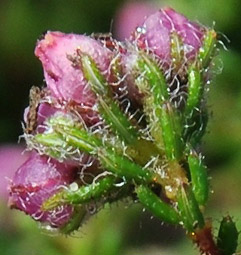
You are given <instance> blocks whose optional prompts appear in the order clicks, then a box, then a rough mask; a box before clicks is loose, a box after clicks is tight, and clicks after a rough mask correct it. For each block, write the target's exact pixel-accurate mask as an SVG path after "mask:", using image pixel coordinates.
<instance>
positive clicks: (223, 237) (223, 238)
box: [217, 216, 239, 255]
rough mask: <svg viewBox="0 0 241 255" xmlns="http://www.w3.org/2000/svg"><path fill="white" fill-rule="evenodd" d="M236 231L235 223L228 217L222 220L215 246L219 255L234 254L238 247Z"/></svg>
mask: <svg viewBox="0 0 241 255" xmlns="http://www.w3.org/2000/svg"><path fill="white" fill-rule="evenodd" d="M238 235H239V233H238V230H237V228H236V225H235V223H234V222H233V220H232V218H231V217H230V216H226V217H224V218H223V219H222V221H221V224H220V228H219V232H218V240H217V245H218V248H219V250H220V252H221V253H220V254H221V255H232V254H234V253H235V251H236V249H237V246H238Z"/></svg>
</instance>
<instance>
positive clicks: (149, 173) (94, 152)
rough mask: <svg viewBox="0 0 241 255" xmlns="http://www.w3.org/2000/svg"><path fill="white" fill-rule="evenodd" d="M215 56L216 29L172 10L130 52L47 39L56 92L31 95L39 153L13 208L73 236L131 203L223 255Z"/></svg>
mask: <svg viewBox="0 0 241 255" xmlns="http://www.w3.org/2000/svg"><path fill="white" fill-rule="evenodd" d="M215 52H216V33H215V31H214V30H213V29H210V28H207V27H204V26H201V25H199V24H197V23H194V22H191V21H189V20H188V19H187V18H186V17H184V16H183V15H181V14H179V13H177V12H175V11H174V10H173V9H170V8H165V9H161V10H159V11H158V12H156V13H154V14H152V15H150V16H149V17H147V18H146V20H145V21H144V23H143V24H142V25H141V26H139V27H137V28H136V30H135V31H133V33H132V35H131V37H130V38H129V39H128V40H126V41H124V42H120V41H117V40H115V39H114V38H112V36H111V35H108V36H105V35H95V34H92V35H91V36H85V35H76V34H63V33H60V32H50V31H49V32H47V33H46V34H45V35H44V37H43V38H42V39H40V40H39V41H38V43H37V46H36V49H35V55H36V56H37V57H38V58H39V59H40V61H41V62H42V65H43V69H44V77H45V82H46V85H47V86H46V87H45V88H43V89H39V88H37V87H33V88H32V89H31V91H30V104H29V107H28V108H27V109H26V111H25V128H24V131H25V132H24V137H25V139H26V143H27V146H28V149H29V150H32V151H33V152H32V154H31V156H30V158H29V159H28V160H27V161H26V162H25V163H24V164H23V165H22V166H21V167H20V168H19V169H18V170H17V172H16V174H15V176H14V178H13V180H12V184H11V186H10V201H9V203H10V205H11V207H12V208H16V209H19V210H22V211H24V212H25V213H26V214H29V215H30V216H31V217H33V218H34V219H35V220H37V221H40V222H42V223H44V224H47V225H49V226H50V227H52V228H56V229H60V230H61V231H62V232H63V233H70V232H71V231H73V230H76V229H78V227H79V226H80V224H81V222H82V221H83V219H84V218H85V215H88V214H89V213H90V212H89V208H90V207H91V206H92V207H93V203H94V204H95V206H94V207H95V209H100V208H101V206H103V205H104V204H105V203H112V202H115V201H118V200H120V199H123V198H124V197H130V198H131V199H132V200H133V199H134V200H138V201H139V202H141V203H142V204H143V206H145V207H146V208H148V209H149V210H150V211H151V212H152V213H153V214H154V215H156V216H157V217H159V218H160V219H161V220H163V221H165V222H167V223H172V224H182V225H183V226H184V228H185V229H186V230H187V232H188V234H190V236H191V238H192V239H193V241H194V242H196V243H197V244H198V245H199V247H200V249H201V251H202V252H203V253H205V254H218V249H219V248H217V242H216V241H215V240H213V239H212V235H211V226H210V225H209V224H207V222H206V221H205V219H204V217H203V215H202V211H203V208H204V207H205V205H206V202H207V198H208V194H209V185H208V178H207V173H206V167H205V166H204V164H203V158H202V156H201V155H200V153H199V152H197V145H199V143H200V139H201V137H202V135H203V133H204V131H205V127H206V122H207V110H206V104H205V91H206V88H207V84H208V83H209V79H210V76H211V71H210V69H211V66H212V57H213V56H214V55H215ZM228 220H230V219H228ZM226 223H227V219H226V221H225V220H224V225H225V226H226V225H227V224H226ZM204 236H208V238H206V239H207V240H206V243H205V244H204V242H203V237H204ZM220 238H221V237H219V239H220ZM222 238H224V237H222Z"/></svg>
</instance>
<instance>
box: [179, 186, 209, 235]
mask: <svg viewBox="0 0 241 255" xmlns="http://www.w3.org/2000/svg"><path fill="white" fill-rule="evenodd" d="M177 203H178V209H179V211H180V214H181V221H182V222H183V225H184V227H185V228H186V229H187V231H188V232H189V233H191V232H193V231H194V230H195V229H196V228H200V229H201V228H203V227H204V219H203V216H202V213H201V212H200V209H199V206H198V203H197V201H196V199H195V196H194V194H193V192H192V190H191V188H190V186H187V185H185V186H181V187H180V189H179V192H178V194H177Z"/></svg>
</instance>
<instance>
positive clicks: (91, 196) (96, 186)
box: [42, 176, 116, 211]
mask: <svg viewBox="0 0 241 255" xmlns="http://www.w3.org/2000/svg"><path fill="white" fill-rule="evenodd" d="M115 181H116V178H115V177H114V176H107V177H104V178H103V179H101V180H100V181H97V182H95V183H92V184H89V185H84V186H81V187H78V184H77V183H73V184H71V185H70V187H69V188H68V189H66V188H65V189H63V190H61V191H60V192H58V193H56V194H54V195H53V196H51V197H50V198H49V199H47V200H46V201H45V202H44V203H43V205H42V210H44V211H49V210H51V209H54V208H55V207H57V206H59V205H62V204H85V203H88V202H90V201H91V200H95V199H98V198H100V197H101V196H104V195H106V194H107V193H108V192H109V191H110V190H111V189H113V188H115V186H114V184H115ZM75 186H76V187H75Z"/></svg>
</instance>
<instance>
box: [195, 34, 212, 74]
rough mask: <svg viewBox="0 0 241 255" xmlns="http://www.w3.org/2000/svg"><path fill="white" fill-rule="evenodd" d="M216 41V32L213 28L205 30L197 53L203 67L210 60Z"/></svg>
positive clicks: (206, 65) (205, 66)
mask: <svg viewBox="0 0 241 255" xmlns="http://www.w3.org/2000/svg"><path fill="white" fill-rule="evenodd" d="M216 42H217V34H216V32H215V31H214V30H213V29H210V30H207V31H206V34H205V35H204V38H203V42H202V46H201V48H200V50H199V54H198V60H199V61H200V62H201V64H202V67H203V68H204V69H205V68H207V67H208V65H209V63H210V61H211V57H212V55H213V53H214V50H215V47H216Z"/></svg>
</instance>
